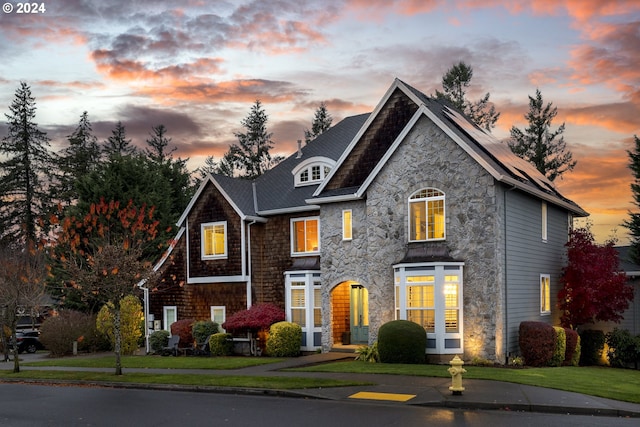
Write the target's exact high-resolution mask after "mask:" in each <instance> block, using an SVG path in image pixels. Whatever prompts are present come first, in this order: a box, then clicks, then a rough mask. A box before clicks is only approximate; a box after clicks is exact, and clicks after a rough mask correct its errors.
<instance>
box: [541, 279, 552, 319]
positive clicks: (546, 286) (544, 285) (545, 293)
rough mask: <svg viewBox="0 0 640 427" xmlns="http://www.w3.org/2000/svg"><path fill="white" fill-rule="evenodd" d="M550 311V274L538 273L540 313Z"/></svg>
mask: <svg viewBox="0 0 640 427" xmlns="http://www.w3.org/2000/svg"><path fill="white" fill-rule="evenodd" d="M550 313H551V276H549V275H548V274H541V275H540V314H550Z"/></svg>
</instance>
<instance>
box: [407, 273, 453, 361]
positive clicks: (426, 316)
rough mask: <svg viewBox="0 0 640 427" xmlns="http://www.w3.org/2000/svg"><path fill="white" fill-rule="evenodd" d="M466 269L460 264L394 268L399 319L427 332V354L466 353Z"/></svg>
mask: <svg viewBox="0 0 640 427" xmlns="http://www.w3.org/2000/svg"><path fill="white" fill-rule="evenodd" d="M462 269H463V265H462V264H460V263H447V264H437V263H415V264H400V265H398V266H395V267H394V282H395V309H396V319H402V320H410V321H412V322H414V323H417V324H418V325H420V326H422V327H423V328H424V330H425V332H426V334H427V348H426V350H425V351H426V352H427V353H430V354H454V353H460V352H462V351H463V335H464V334H463V313H462V298H463V295H462V288H463V286H462Z"/></svg>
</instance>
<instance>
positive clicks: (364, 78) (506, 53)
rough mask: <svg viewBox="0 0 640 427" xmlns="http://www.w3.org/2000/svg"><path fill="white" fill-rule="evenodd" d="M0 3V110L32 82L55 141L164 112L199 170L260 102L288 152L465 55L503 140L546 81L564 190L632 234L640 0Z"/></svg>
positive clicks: (600, 220)
mask: <svg viewBox="0 0 640 427" xmlns="http://www.w3.org/2000/svg"><path fill="white" fill-rule="evenodd" d="M3 3H4V9H3V10H4V12H1V13H0V57H1V58H2V60H1V61H0V110H2V112H4V113H7V112H8V107H9V105H10V104H11V102H12V100H13V97H14V94H15V90H16V89H17V88H18V86H19V84H20V81H25V82H27V83H28V84H29V85H30V86H31V90H32V93H33V95H34V96H35V97H36V103H37V107H38V110H37V115H36V122H37V123H38V125H39V126H40V127H41V129H42V130H44V131H46V132H47V134H48V136H49V137H50V138H51V140H52V141H51V144H52V150H54V151H57V150H59V149H60V148H61V147H64V146H66V144H67V141H66V136H67V135H69V134H70V133H71V132H72V131H73V129H74V128H75V127H76V126H77V123H78V119H79V117H80V115H81V114H82V112H83V111H85V110H86V111H88V113H89V118H90V120H91V122H92V123H93V128H94V132H95V134H96V136H98V138H99V140H100V141H101V142H102V141H104V140H105V139H106V138H107V137H108V136H109V135H110V133H111V130H112V129H113V128H114V126H115V123H116V122H117V121H119V120H120V121H122V123H123V124H124V126H125V128H126V131H127V136H128V137H129V138H131V139H132V140H133V142H134V143H135V144H136V145H138V146H144V141H145V139H146V138H147V137H148V136H149V132H150V131H151V127H152V126H155V125H158V124H164V125H165V126H166V127H167V128H168V136H170V137H171V138H172V142H173V143H174V144H175V146H176V147H177V148H178V150H177V151H176V152H175V153H174V155H175V156H179V157H182V158H187V157H188V158H189V159H190V160H189V168H190V169H192V170H193V169H195V168H197V167H198V166H200V165H202V162H203V161H204V158H205V157H206V156H208V155H214V156H215V157H216V158H218V157H219V156H221V155H222V154H223V153H224V152H225V151H227V149H228V146H229V144H232V143H234V142H236V138H235V137H234V132H238V131H241V130H242V128H241V125H240V121H241V120H242V119H243V118H244V117H246V116H247V114H248V113H249V110H250V108H251V106H252V104H253V103H254V102H255V100H257V99H259V100H261V102H262V103H263V105H264V108H265V110H266V112H267V114H268V116H269V121H268V130H269V131H270V132H272V133H273V140H274V142H275V149H274V152H276V153H279V154H284V155H289V154H290V153H292V152H293V151H294V150H295V146H296V140H298V139H304V134H303V132H304V130H305V129H308V128H310V127H311V120H312V118H313V114H314V112H315V109H316V108H317V107H318V105H319V103H320V102H321V101H324V102H326V104H327V106H328V110H329V112H330V113H331V115H332V116H333V119H334V123H337V122H338V121H339V120H340V119H342V118H344V117H346V116H350V115H354V114H359V113H363V112H369V111H371V110H372V109H373V108H374V107H375V105H376V103H377V102H378V101H379V100H380V99H381V97H382V96H383V95H384V92H385V91H386V89H387V88H388V87H389V86H390V85H391V84H392V82H393V79H394V78H395V77H398V78H400V79H402V80H404V81H405V82H407V83H409V84H411V85H412V86H414V87H416V88H417V89H420V90H421V91H422V92H424V93H426V94H431V93H434V92H435V90H436V89H440V90H441V89H442V86H441V82H442V75H443V74H444V73H445V72H446V70H447V69H448V68H450V67H451V66H452V65H453V64H454V63H457V62H459V61H464V62H466V63H467V64H468V65H471V66H472V67H473V71H474V76H473V79H472V87H471V88H470V90H469V93H468V96H469V98H470V99H472V100H476V99H478V98H479V97H480V96H482V95H484V94H485V93H486V92H490V93H491V101H493V102H494V103H495V106H496V109H497V110H498V111H499V112H500V113H501V116H500V119H499V121H498V123H497V127H496V129H494V131H493V133H494V135H496V136H497V137H498V138H501V139H502V138H506V137H508V136H509V129H510V128H511V126H514V125H515V126H517V127H519V128H524V127H525V121H524V118H523V115H524V113H525V112H526V111H527V110H528V95H533V94H534V93H535V90H536V88H539V89H540V90H541V92H542V95H543V98H544V100H545V103H546V102H552V103H553V104H554V106H556V107H557V108H558V116H557V118H556V119H555V121H554V123H553V127H552V129H553V130H555V129H556V128H557V127H558V126H559V125H561V124H562V123H563V122H565V123H566V131H565V133H564V136H565V140H566V141H567V144H568V147H569V149H570V150H571V151H572V152H573V154H574V158H575V159H576V160H577V161H578V164H577V167H576V168H575V169H574V171H573V172H570V173H568V174H566V175H565V177H564V178H563V179H561V180H556V184H557V186H558V188H559V189H560V191H561V192H562V193H563V195H565V196H566V197H568V198H570V199H572V200H573V201H575V202H576V203H578V204H579V205H580V206H581V207H582V208H584V209H585V210H587V211H588V212H590V213H591V217H590V221H591V222H592V223H593V228H592V229H593V231H594V234H595V235H596V238H597V239H598V240H599V241H603V240H605V239H607V238H608V237H611V236H612V235H614V234H615V236H617V238H618V239H619V243H620V244H626V243H627V230H626V229H625V228H623V227H621V226H620V224H621V223H622V221H623V220H624V219H626V218H627V216H628V212H629V210H630V209H634V206H633V205H632V203H631V201H632V197H631V191H630V189H629V184H630V183H631V179H632V176H631V173H630V171H629V169H628V167H627V166H628V156H627V154H626V150H628V149H632V147H633V145H632V143H633V136H634V135H638V136H640V1H639V0H626V1H625V0H619V1H615V0H609V1H607V0H540V1H508V0H506V1H497V0H485V1H482V0H458V1H445V0H410V1H392V0H314V1H305V0H278V1H270V0H256V1H208V0H183V1H176V0H172V1H167V0H143V1H135V0H104V1H89V0H50V1H44V2H38V3H39V4H43V5H44V9H46V10H45V11H44V12H43V11H39V12H40V13H37V14H34V13H31V14H24V13H23V14H18V13H17V7H18V2H17V1H13V0H8V1H4V2H3ZM7 3H9V4H10V5H11V6H13V10H12V11H11V13H6V12H7ZM3 119H4V117H3ZM6 133H7V132H6V123H5V120H2V123H0V137H4V136H5V135H6Z"/></svg>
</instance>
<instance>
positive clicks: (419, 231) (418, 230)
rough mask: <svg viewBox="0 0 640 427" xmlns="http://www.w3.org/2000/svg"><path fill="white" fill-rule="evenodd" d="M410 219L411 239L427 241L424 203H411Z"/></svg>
mask: <svg viewBox="0 0 640 427" xmlns="http://www.w3.org/2000/svg"><path fill="white" fill-rule="evenodd" d="M409 207H410V212H409V214H410V215H411V218H410V230H409V233H410V239H411V240H426V238H427V236H426V230H427V214H426V206H425V204H424V202H422V201H421V202H411V203H410V204H409Z"/></svg>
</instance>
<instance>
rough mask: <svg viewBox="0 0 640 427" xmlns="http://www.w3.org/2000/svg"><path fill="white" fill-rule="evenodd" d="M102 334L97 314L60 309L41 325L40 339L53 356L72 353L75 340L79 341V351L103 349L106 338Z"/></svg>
mask: <svg viewBox="0 0 640 427" xmlns="http://www.w3.org/2000/svg"><path fill="white" fill-rule="evenodd" d="M100 335H101V334H99V333H98V331H97V330H96V318H95V316H93V315H91V314H85V313H80V312H79V311H74V310H60V311H59V312H58V314H57V315H55V316H51V317H48V318H47V319H46V320H45V321H44V322H43V323H42V325H41V326H40V341H41V342H42V344H43V345H44V346H45V348H46V349H47V350H49V351H50V352H51V355H52V356H58V357H59V356H64V355H65V354H70V353H71V352H72V351H73V342H74V341H78V351H95V350H102V349H103V348H104V339H101V338H99V337H100Z"/></svg>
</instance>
